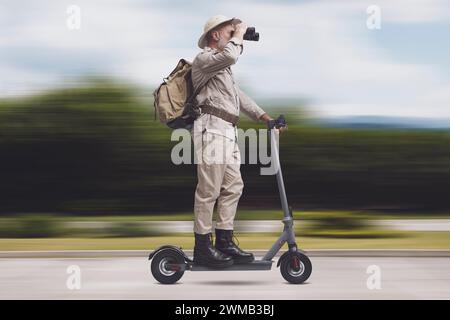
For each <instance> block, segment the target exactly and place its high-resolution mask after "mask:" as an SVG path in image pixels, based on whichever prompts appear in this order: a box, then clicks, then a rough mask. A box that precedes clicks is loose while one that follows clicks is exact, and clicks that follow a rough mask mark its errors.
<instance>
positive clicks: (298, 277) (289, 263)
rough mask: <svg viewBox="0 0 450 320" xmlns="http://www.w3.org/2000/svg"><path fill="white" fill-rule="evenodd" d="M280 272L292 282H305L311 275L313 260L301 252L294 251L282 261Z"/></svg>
mask: <svg viewBox="0 0 450 320" xmlns="http://www.w3.org/2000/svg"><path fill="white" fill-rule="evenodd" d="M280 272H281V275H282V276H283V278H284V279H285V280H286V281H288V282H290V283H294V284H300V283H303V282H305V281H306V280H308V278H309V276H310V275H311V272H312V264H311V260H309V258H308V257H307V256H306V255H304V254H303V253H301V252H293V253H291V254H289V255H288V256H286V257H285V258H283V260H282V261H281V263H280Z"/></svg>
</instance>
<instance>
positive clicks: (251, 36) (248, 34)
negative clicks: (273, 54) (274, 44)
mask: <svg viewBox="0 0 450 320" xmlns="http://www.w3.org/2000/svg"><path fill="white" fill-rule="evenodd" d="M244 40H249V41H259V32H256V30H255V27H248V28H247V30H245V34H244Z"/></svg>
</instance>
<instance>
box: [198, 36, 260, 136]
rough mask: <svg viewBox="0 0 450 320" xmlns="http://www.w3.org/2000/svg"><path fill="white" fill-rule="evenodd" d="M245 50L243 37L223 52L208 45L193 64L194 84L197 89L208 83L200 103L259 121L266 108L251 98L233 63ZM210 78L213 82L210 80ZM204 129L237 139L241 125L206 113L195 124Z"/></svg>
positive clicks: (200, 94)
mask: <svg viewBox="0 0 450 320" xmlns="http://www.w3.org/2000/svg"><path fill="white" fill-rule="evenodd" d="M242 52H243V44H242V40H240V39H239V38H236V37H233V38H231V39H230V41H229V42H228V43H227V45H226V46H225V48H224V50H223V51H222V52H220V51H218V50H216V49H213V48H210V47H205V48H204V49H203V51H202V52H200V53H199V54H198V55H197V56H196V57H195V59H194V61H193V63H192V83H193V85H194V88H197V87H198V86H199V85H201V84H203V83H204V82H205V81H207V82H206V85H205V86H204V87H203V88H202V89H201V90H200V92H199V93H198V95H197V97H196V102H197V105H199V106H201V105H212V106H214V107H216V108H219V109H224V110H225V111H227V112H229V113H231V114H234V115H237V116H239V111H240V110H242V111H243V113H244V114H246V115H247V116H249V117H250V118H251V119H253V120H255V121H258V120H259V117H261V116H262V115H263V114H264V113H265V111H264V110H263V109H261V108H260V107H259V106H258V105H257V104H256V102H255V101H253V100H252V99H251V98H250V97H248V96H247V95H246V94H245V93H244V92H242V90H241V89H240V88H239V86H238V85H237V84H236V82H235V81H234V77H233V72H232V71H231V65H233V64H235V63H236V62H237V60H238V58H239V56H240V55H241V54H242ZM208 80H209V81H208ZM199 125H200V128H201V130H202V132H203V131H204V130H205V129H206V131H209V132H211V133H216V134H220V135H223V136H226V137H228V138H230V139H232V140H237V127H236V126H233V124H232V123H230V122H227V121H225V120H223V119H221V118H218V117H216V116H214V115H211V114H202V115H201V116H200V117H199V118H198V119H197V120H196V124H195V127H196V128H199V127H198V126H199Z"/></svg>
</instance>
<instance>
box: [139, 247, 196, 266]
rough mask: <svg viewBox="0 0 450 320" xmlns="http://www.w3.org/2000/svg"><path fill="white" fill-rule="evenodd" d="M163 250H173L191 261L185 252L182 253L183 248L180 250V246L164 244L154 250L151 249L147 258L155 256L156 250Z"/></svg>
mask: <svg viewBox="0 0 450 320" xmlns="http://www.w3.org/2000/svg"><path fill="white" fill-rule="evenodd" d="M163 250H172V251H175V252H177V253H179V254H181V255H182V256H183V257H184V258H185V259H186V261H189V262H193V261H192V260H191V259H190V258H189V257H188V256H187V255H186V253H184V252H183V250H181V248H180V247H177V246H172V245H164V246H161V247H159V248H158V249H156V250H155V251H153V252H152V253H150V255H149V256H148V260H151V259H152V258H153V257H154V256H155V254H157V253H158V252H160V251H163Z"/></svg>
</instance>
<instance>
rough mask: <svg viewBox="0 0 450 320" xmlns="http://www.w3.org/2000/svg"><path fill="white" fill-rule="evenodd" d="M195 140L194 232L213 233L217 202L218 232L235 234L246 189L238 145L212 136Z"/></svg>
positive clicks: (198, 137) (218, 136) (196, 136)
mask: <svg viewBox="0 0 450 320" xmlns="http://www.w3.org/2000/svg"><path fill="white" fill-rule="evenodd" d="M193 139H194V148H195V155H196V158H197V159H196V161H197V178H198V183H197V188H196V190H195V203H194V214H195V221H194V232H195V233H199V234H206V233H209V232H212V230H213V223H212V218H213V211H214V205H215V203H216V202H217V213H218V219H217V221H216V228H217V229H223V230H233V222H234V217H235V215H236V209H237V205H238V202H239V198H240V197H241V194H242V190H243V188H244V183H243V181H242V177H241V172H240V164H241V154H240V151H239V145H238V143H237V141H232V140H231V139H229V138H227V137H224V136H221V135H218V134H214V133H210V132H204V133H199V134H197V135H195V136H194V137H193Z"/></svg>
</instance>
